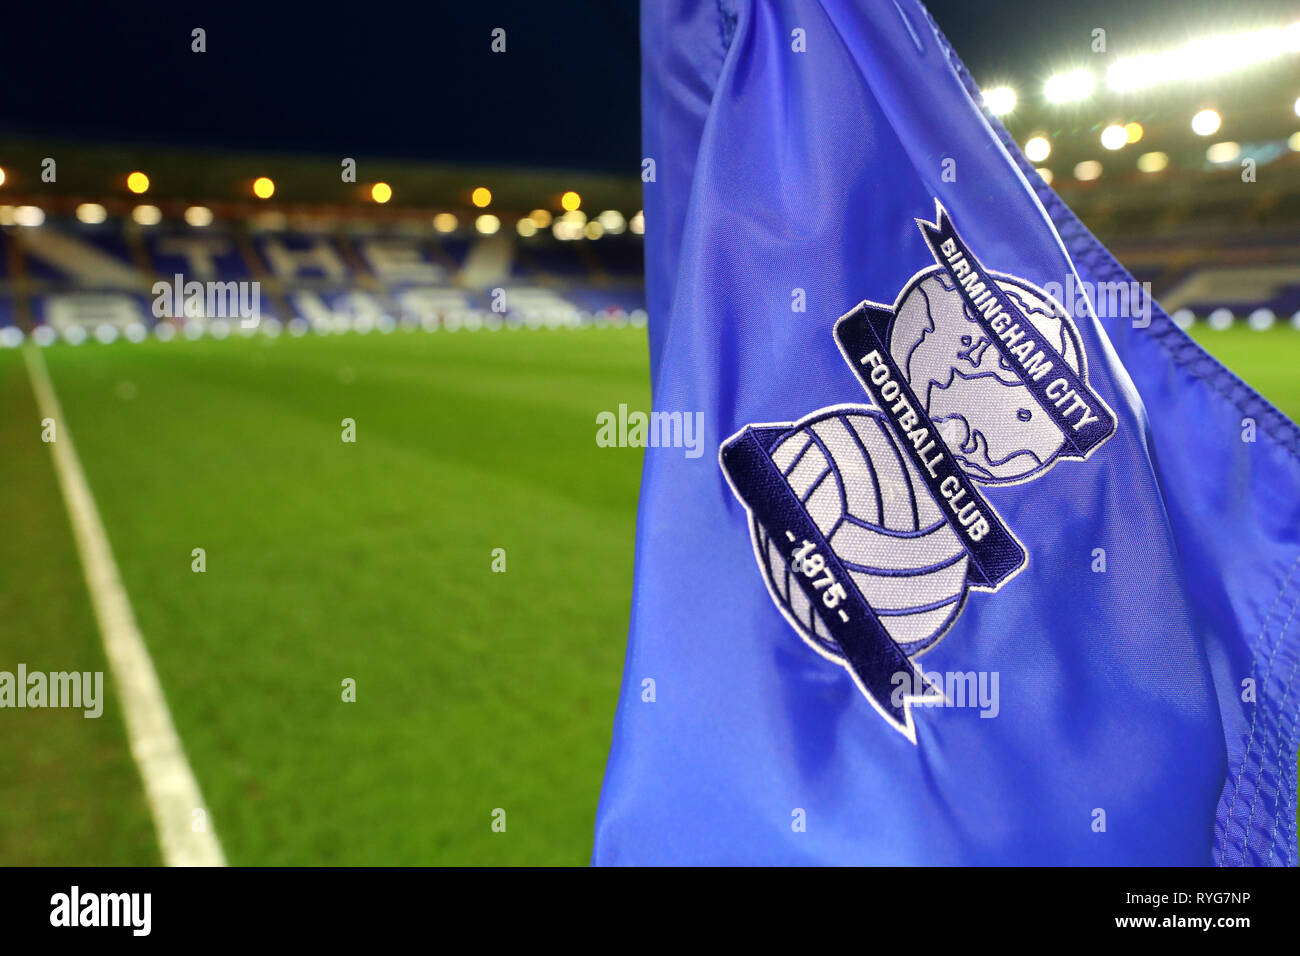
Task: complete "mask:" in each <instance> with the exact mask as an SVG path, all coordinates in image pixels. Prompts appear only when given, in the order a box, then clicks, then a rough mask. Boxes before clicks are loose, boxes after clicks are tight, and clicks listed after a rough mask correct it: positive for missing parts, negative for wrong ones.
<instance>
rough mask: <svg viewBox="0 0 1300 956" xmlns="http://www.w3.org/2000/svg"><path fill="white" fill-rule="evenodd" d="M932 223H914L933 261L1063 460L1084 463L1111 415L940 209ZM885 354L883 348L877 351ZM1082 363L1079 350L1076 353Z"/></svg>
mask: <svg viewBox="0 0 1300 956" xmlns="http://www.w3.org/2000/svg"><path fill="white" fill-rule="evenodd" d="M935 218H936V219H937V220H938V221H937V222H926V221H925V220H924V219H918V220H917V221H916V224H917V225H918V226H920V227H921V234H922V235H923V236H924V237H925V241H926V243H927V244H928V245H929V247H930V252H931V253H932V254H933V255H934V260H935V262H937V263H938V264H939V266H940V267H941V268H942V269H944V270H945V271H946V272H947V273H948V275H949V276H950V277H951V278H952V280H953V282H954V283H955V284H956V287H957V291H958V292H959V293H960V294H961V297H962V301H963V302H965V304H966V307H967V309H968V311H969V313H970V315H971V316H972V317H973V318H974V319H975V321H976V322H977V323H978V324H979V326H980V328H981V329H983V330H984V335H985V336H986V337H987V338H988V340H989V341H990V342H992V343H993V344H994V345H995V346H997V348H998V351H999V352H1001V353H1002V357H1003V358H1004V359H1005V360H1006V361H1007V364H1008V365H1009V366H1010V367H1011V368H1014V369H1019V370H1020V378H1021V381H1022V382H1023V383H1024V385H1025V387H1026V388H1028V389H1029V392H1030V394H1031V395H1033V397H1034V400H1035V401H1037V402H1038V404H1039V405H1040V406H1041V407H1042V409H1043V412H1044V413H1045V414H1046V415H1047V416H1048V417H1049V418H1050V419H1051V420H1052V421H1053V422H1055V424H1056V427H1057V428H1059V429H1060V431H1061V434H1062V435H1063V436H1064V439H1065V440H1064V446H1063V448H1062V451H1061V457H1062V458H1077V459H1084V458H1087V457H1088V455H1089V454H1091V452H1092V450H1093V449H1094V448H1096V447H1097V446H1098V445H1100V444H1101V443H1102V442H1104V441H1105V440H1106V439H1108V438H1109V437H1110V436H1111V435H1113V434H1114V433H1115V415H1114V413H1112V412H1111V410H1110V409H1109V408H1108V407H1107V406H1106V403H1105V402H1104V401H1102V400H1101V398H1100V396H1098V395H1097V393H1096V392H1094V391H1093V390H1092V389H1091V388H1090V387H1089V385H1088V383H1087V381H1086V380H1085V379H1084V378H1083V376H1082V375H1080V374H1079V373H1076V372H1075V371H1074V369H1072V368H1070V366H1069V365H1067V364H1066V363H1065V360H1064V358H1063V357H1062V356H1061V354H1060V353H1059V352H1057V350H1056V348H1055V347H1054V346H1053V345H1051V344H1050V343H1049V342H1048V341H1047V339H1046V338H1045V337H1044V336H1043V334H1042V333H1041V332H1039V331H1038V329H1037V328H1035V326H1034V324H1033V323H1032V322H1031V321H1029V318H1028V317H1027V316H1026V315H1025V314H1024V312H1022V311H1021V310H1020V307H1019V306H1017V305H1016V304H1015V302H1013V301H1012V299H1011V297H1010V296H1008V295H1007V293H1006V292H1005V291H1004V290H1003V288H1002V287H1001V286H1000V285H998V283H997V281H996V280H995V279H994V277H993V276H991V275H990V274H989V272H988V270H986V269H985V268H984V266H983V265H981V264H980V261H979V260H978V259H976V258H975V256H974V255H973V254H972V253H971V251H970V249H969V248H968V247H967V246H966V243H965V242H964V241H963V240H962V238H961V236H959V235H958V234H957V230H956V229H954V228H953V225H952V220H950V219H949V218H948V214H947V212H945V211H944V209H943V207H942V206H940V207H939V209H938V215H937V216H936V217H935ZM882 351H883V353H884V354H886V355H888V353H889V349H888V348H887V347H885V348H883V349H882ZM1079 354H1080V358H1081V359H1082V355H1083V352H1082V349H1080V351H1079Z"/></svg>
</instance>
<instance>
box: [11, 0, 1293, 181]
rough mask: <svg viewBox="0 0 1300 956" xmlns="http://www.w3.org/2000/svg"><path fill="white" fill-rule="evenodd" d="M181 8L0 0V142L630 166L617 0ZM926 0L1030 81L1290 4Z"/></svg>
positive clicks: (633, 98) (1272, 13) (991, 74)
mask: <svg viewBox="0 0 1300 956" xmlns="http://www.w3.org/2000/svg"><path fill="white" fill-rule="evenodd" d="M651 2H653V0H651ZM180 6H181V5H180V4H175V3H160V2H154V0H141V2H136V3H132V4H130V5H116V4H106V3H102V2H95V3H89V2H78V3H57V2H55V3H49V4H40V3H23V4H10V5H9V8H8V9H6V11H5V16H4V20H3V28H4V32H5V44H4V45H5V51H4V56H3V58H0V81H2V82H3V84H4V86H3V90H4V92H3V99H0V138H3V137H4V136H7V135H12V136H21V137H23V138H26V139H33V138H43V137H50V138H57V139H59V140H73V141H85V142H100V143H113V142H125V143H160V144H169V145H180V146H209V147H220V148H233V149H255V150H266V151H275V152H287V153H320V154H328V155H340V154H342V155H365V156H373V157H391V158H395V159H417V160H429V161H443V162H483V163H493V164H504V165H514V166H536V167H548V168H571V169H591V170H599V171H611V172H615V171H619V170H628V171H632V172H635V170H636V166H637V162H638V158H639V155H640V151H639V145H638V144H639V139H640V131H639V123H640V120H639V116H638V104H639V96H638V82H639V79H638V63H637V57H638V53H637V4H636V2H635V0H549V2H548V0H517V2H516V0H508V2H492V0H483V2H460V3H437V2H426V3H417V2H407V3H401V4H397V3H386V2H381V0H374V2H367V3H346V4H338V5H333V4H330V3H328V2H322V3H314V4H310V5H309V4H304V3H295V4H293V5H287V4H284V5H276V4H273V3H270V2H261V3H247V2H242V0H239V2H223V3H219V4H207V5H193V6H192V7H191V9H189V10H181V9H178V8H179V7H180ZM930 8H931V10H932V11H933V13H934V15H935V17H936V19H937V20H938V21H939V23H940V25H941V26H942V27H943V29H944V31H945V33H946V34H947V35H948V37H949V39H950V40H951V41H952V42H953V44H954V46H955V47H956V48H957V50H958V52H959V53H960V54H961V56H962V57H963V58H964V59H965V61H966V63H967V65H968V66H969V67H970V68H971V69H972V71H973V72H974V74H975V76H976V77H977V78H979V79H980V80H981V81H982V82H984V83H986V84H987V83H990V82H991V81H993V80H1010V81H1012V82H1013V83H1016V84H1019V85H1021V86H1033V87H1037V85H1038V84H1040V83H1041V81H1042V78H1043V77H1045V76H1046V75H1047V74H1048V73H1049V72H1050V71H1052V70H1053V69H1055V68H1057V67H1059V66H1060V65H1062V64H1063V63H1066V62H1068V61H1069V59H1070V58H1071V57H1080V58H1082V57H1084V56H1085V55H1086V54H1087V52H1088V48H1087V44H1088V42H1089V39H1090V32H1091V30H1092V29H1093V28H1094V27H1098V26H1101V27H1105V28H1106V29H1107V31H1108V38H1109V40H1110V44H1111V48H1112V49H1113V50H1122V49H1124V48H1126V47H1128V48H1132V47H1134V46H1141V47H1146V46H1148V45H1153V44H1154V45H1157V46H1163V45H1167V44H1171V43H1176V42H1178V41H1179V40H1181V39H1183V38H1185V37H1188V36H1194V35H1198V34H1202V33H1205V32H1209V31H1211V30H1215V29H1224V28H1229V27H1247V26H1252V25H1255V24H1260V25H1263V24H1279V23H1286V22H1289V21H1290V20H1293V19H1296V18H1297V17H1300V3H1297V2H1284V0H1232V2H1231V3H1224V2H1222V0H1217V2H1204V0H1140V2H1139V0H1091V2H1086V3H1085V2H1076V0H933V2H932V3H931V4H930ZM196 26H199V27H203V28H205V29H206V30H207V42H208V52H207V53H205V54H202V55H197V54H193V53H191V52H190V30H191V29H192V28H193V27H196ZM498 26H500V27H504V28H505V29H506V30H507V45H508V54H507V55H505V56H500V55H495V54H493V53H491V52H490V50H489V42H490V32H491V30H492V28H494V27H498Z"/></svg>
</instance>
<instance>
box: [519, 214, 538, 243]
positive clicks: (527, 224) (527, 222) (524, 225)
mask: <svg viewBox="0 0 1300 956" xmlns="http://www.w3.org/2000/svg"><path fill="white" fill-rule="evenodd" d="M515 231H516V232H518V233H519V235H521V236H523V237H524V238H525V239H527V238H528V237H529V236H535V235H537V223H535V222H534V221H533V220H532V218H531V217H530V216H525V217H524V218H523V219H520V220H519V221H518V222H517V223H515Z"/></svg>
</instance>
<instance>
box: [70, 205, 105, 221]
mask: <svg viewBox="0 0 1300 956" xmlns="http://www.w3.org/2000/svg"><path fill="white" fill-rule="evenodd" d="M107 218H108V210H107V209H105V208H104V207H103V206H101V205H100V204H99V203H97V202H83V203H82V204H81V205H80V206H78V207H77V221H78V222H84V223H85V224H86V225H88V226H94V225H98V224H99V223H101V222H103V221H104V220H105V219H107Z"/></svg>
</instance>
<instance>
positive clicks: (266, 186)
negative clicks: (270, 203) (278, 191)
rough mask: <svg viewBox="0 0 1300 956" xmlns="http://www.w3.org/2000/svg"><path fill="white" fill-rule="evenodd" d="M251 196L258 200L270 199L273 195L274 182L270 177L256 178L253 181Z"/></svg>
mask: <svg viewBox="0 0 1300 956" xmlns="http://www.w3.org/2000/svg"><path fill="white" fill-rule="evenodd" d="M253 195H254V196H256V197H257V198H258V199H270V198H271V197H272V196H274V195H275V180H273V179H272V178H271V177H270V176H258V177H257V178H256V179H254V180H253Z"/></svg>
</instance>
